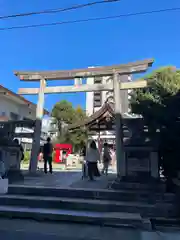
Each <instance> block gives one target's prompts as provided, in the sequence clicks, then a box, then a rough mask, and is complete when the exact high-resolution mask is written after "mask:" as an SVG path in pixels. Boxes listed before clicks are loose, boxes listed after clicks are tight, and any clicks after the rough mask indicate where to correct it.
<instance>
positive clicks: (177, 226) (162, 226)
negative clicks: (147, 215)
mask: <svg viewBox="0 0 180 240" xmlns="http://www.w3.org/2000/svg"><path fill="white" fill-rule="evenodd" d="M150 221H151V225H152V228H153V230H156V231H177V230H178V231H180V218H179V217H177V218H164V217H156V218H153V217H152V218H151V220H150Z"/></svg>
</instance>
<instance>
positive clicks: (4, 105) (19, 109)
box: [0, 96, 36, 120]
mask: <svg viewBox="0 0 180 240" xmlns="http://www.w3.org/2000/svg"><path fill="white" fill-rule="evenodd" d="M11 112H13V113H15V114H17V115H19V120H22V119H23V118H24V117H26V118H29V119H35V116H36V115H35V114H36V112H35V110H32V109H30V108H29V107H28V106H27V105H26V106H25V105H21V104H19V103H16V102H15V101H13V100H11V99H8V98H6V96H4V97H3V96H1V97H0V116H2V115H3V113H5V116H7V117H8V118H10V117H11V116H10V113H11Z"/></svg>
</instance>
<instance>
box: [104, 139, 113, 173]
mask: <svg viewBox="0 0 180 240" xmlns="http://www.w3.org/2000/svg"><path fill="white" fill-rule="evenodd" d="M110 162H111V155H110V150H109V147H108V144H107V143H104V154H103V169H102V173H103V174H104V173H105V174H106V175H108V168H109V164H110Z"/></svg>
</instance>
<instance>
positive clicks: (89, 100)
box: [86, 78, 94, 116]
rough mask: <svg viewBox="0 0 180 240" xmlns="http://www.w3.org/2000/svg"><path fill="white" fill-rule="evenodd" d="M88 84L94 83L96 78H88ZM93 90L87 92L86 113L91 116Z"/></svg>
mask: <svg viewBox="0 0 180 240" xmlns="http://www.w3.org/2000/svg"><path fill="white" fill-rule="evenodd" d="M87 84H91V85H92V84H94V78H87ZM93 98H94V93H93V92H87V93H86V115H88V116H90V115H92V114H93Z"/></svg>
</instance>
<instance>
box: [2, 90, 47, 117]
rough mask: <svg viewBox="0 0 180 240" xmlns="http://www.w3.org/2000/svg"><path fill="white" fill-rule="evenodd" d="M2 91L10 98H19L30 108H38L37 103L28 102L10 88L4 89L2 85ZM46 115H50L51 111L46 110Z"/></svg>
mask: <svg viewBox="0 0 180 240" xmlns="http://www.w3.org/2000/svg"><path fill="white" fill-rule="evenodd" d="M0 91H1V92H3V93H4V94H8V95H10V96H13V97H15V98H17V99H18V100H20V101H22V102H24V104H27V105H29V106H30V105H31V106H33V107H35V108H36V106H37V105H36V104H35V103H33V102H31V101H29V100H27V99H26V98H24V97H23V96H21V95H19V94H17V93H15V92H13V91H11V90H9V89H8V88H6V87H4V86H2V85H0ZM44 115H49V111H48V110H46V109H44Z"/></svg>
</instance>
